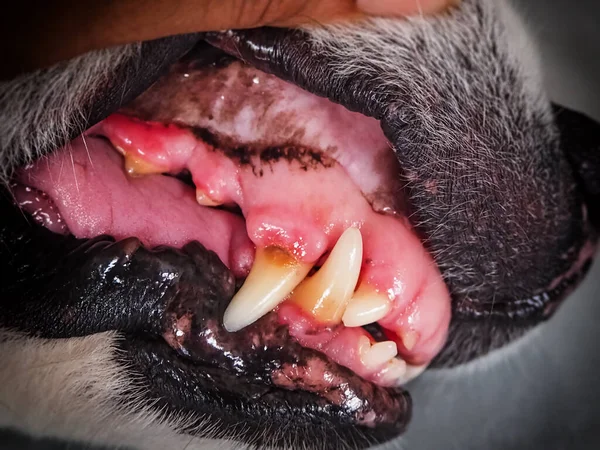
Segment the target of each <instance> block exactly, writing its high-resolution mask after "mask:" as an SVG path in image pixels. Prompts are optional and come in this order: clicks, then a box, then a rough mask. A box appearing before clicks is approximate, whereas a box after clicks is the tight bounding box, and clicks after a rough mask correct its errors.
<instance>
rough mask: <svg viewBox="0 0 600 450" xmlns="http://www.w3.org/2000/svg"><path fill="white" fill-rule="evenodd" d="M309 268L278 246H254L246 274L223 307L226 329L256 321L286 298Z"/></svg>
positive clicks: (242, 326)
mask: <svg viewBox="0 0 600 450" xmlns="http://www.w3.org/2000/svg"><path fill="white" fill-rule="evenodd" d="M311 268H312V265H311V264H306V263H301V262H299V261H297V260H296V259H295V258H294V257H293V256H291V255H290V254H289V253H287V252H286V251H285V250H283V249H281V248H279V247H266V248H259V249H257V250H256V256H255V257H254V265H253V266H252V269H251V270H250V273H249V274H248V278H246V281H245V282H244V284H243V286H242V287H241V289H240V290H239V291H238V293H237V294H235V296H234V297H233V299H232V300H231V303H230V304H229V306H228V307H227V309H226V310H225V315H224V317H223V325H224V326H225V329H226V330H227V331H230V332H233V331H238V330H241V329H242V328H244V327H247V326H248V325H250V324H251V323H254V322H256V321H257V320H258V319H260V318H261V317H262V316H264V315H265V314H267V313H268V312H269V311H271V310H272V309H273V308H275V307H276V306H277V305H279V304H280V303H281V302H282V301H283V300H285V298H286V297H287V296H288V295H289V294H290V292H291V291H292V290H293V289H294V288H295V287H296V286H297V285H298V283H300V282H301V281H302V280H303V279H304V278H305V277H306V275H307V274H308V272H309V271H310V269H311Z"/></svg>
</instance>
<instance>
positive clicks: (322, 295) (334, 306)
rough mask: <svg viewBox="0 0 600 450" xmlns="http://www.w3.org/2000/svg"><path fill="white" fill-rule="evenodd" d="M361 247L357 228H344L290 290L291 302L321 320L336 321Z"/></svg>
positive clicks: (353, 281)
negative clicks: (315, 267) (313, 269)
mask: <svg viewBox="0 0 600 450" xmlns="http://www.w3.org/2000/svg"><path fill="white" fill-rule="evenodd" d="M362 250H363V245H362V236H361V233H360V230H359V229H358V228H348V229H347V230H346V231H344V233H343V234H342V235H341V237H340V238H339V239H338V241H337V243H336V244H335V246H334V247H333V250H331V253H330V255H329V257H328V258H327V261H325V263H324V264H323V266H322V267H321V268H320V269H319V271H318V272H317V273H316V274H315V275H313V276H312V277H310V278H307V279H306V280H304V281H303V282H302V283H301V284H300V285H299V286H298V287H297V288H296V289H295V290H294V292H293V293H292V297H291V298H292V300H293V301H294V303H296V304H297V305H299V306H300V307H301V308H302V309H303V310H304V311H306V312H308V313H310V314H311V315H312V316H313V317H314V318H316V319H317V320H318V321H319V322H321V323H324V324H337V323H340V321H341V319H342V315H343V313H344V310H345V309H346V305H347V304H348V301H349V300H350V298H351V297H352V294H353V292H354V289H355V287H356V283H357V282H358V276H359V274H360V268H361V265H362Z"/></svg>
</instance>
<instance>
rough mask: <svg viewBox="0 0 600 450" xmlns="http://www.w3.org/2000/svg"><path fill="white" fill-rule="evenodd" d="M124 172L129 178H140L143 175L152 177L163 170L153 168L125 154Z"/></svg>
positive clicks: (145, 162)
mask: <svg viewBox="0 0 600 450" xmlns="http://www.w3.org/2000/svg"><path fill="white" fill-rule="evenodd" d="M124 165H125V172H126V173H127V175H129V176H130V177H141V176H144V175H153V174H156V173H163V172H164V170H163V169H162V168H161V167H158V166H155V165H154V164H152V163H149V162H148V161H144V160H143V159H139V158H136V157H135V156H132V155H130V154H125V163H124Z"/></svg>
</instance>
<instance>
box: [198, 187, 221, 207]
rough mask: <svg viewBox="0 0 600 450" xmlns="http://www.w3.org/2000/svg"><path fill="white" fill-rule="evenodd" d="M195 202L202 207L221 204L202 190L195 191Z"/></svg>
mask: <svg viewBox="0 0 600 450" xmlns="http://www.w3.org/2000/svg"><path fill="white" fill-rule="evenodd" d="M196 201H197V202H198V204H199V205H202V206H221V205H222V203H221V202H218V201H216V200H213V199H212V198H210V196H209V195H208V194H207V193H206V192H204V191H203V190H202V189H196Z"/></svg>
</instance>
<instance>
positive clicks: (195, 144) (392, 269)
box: [100, 115, 450, 364]
mask: <svg viewBox="0 0 600 450" xmlns="http://www.w3.org/2000/svg"><path fill="white" fill-rule="evenodd" d="M100 132H101V134H105V135H106V136H107V137H108V138H109V139H110V140H111V141H112V143H113V145H115V146H116V147H120V148H122V149H123V150H124V151H125V152H126V153H132V154H134V155H135V156H136V157H137V158H140V159H143V160H144V161H147V162H149V163H150V164H153V165H155V166H157V167H160V168H161V170H164V171H167V172H171V173H177V172H179V171H181V170H183V169H185V168H187V169H188V170H189V171H190V172H191V174H192V178H193V180H194V183H195V184H196V187H197V188H198V189H201V190H203V191H204V192H205V193H207V194H208V195H209V196H210V197H211V199H212V200H215V201H218V202H220V203H224V204H229V203H234V204H237V205H238V206H239V207H240V208H241V210H242V212H243V214H244V217H245V218H246V229H247V232H248V236H249V238H250V240H251V241H252V242H253V243H254V244H255V245H257V246H260V247H266V246H269V245H277V246H280V247H282V248H285V249H287V250H288V251H289V252H290V253H292V254H294V255H295V256H296V258H298V259H299V260H302V261H304V262H307V263H315V262H317V261H318V260H319V258H320V257H321V256H322V255H323V254H324V253H325V252H327V251H328V250H331V248H332V247H333V246H334V245H335V243H336V242H337V240H338V238H339V237H340V235H341V234H342V233H343V231H344V230H346V229H347V228H349V227H352V226H354V227H358V228H360V229H361V232H362V235H363V245H364V251H363V254H364V261H363V267H362V271H361V276H360V280H359V283H360V284H366V285H368V286H369V287H371V288H372V289H374V290H375V291H376V292H378V293H380V294H381V295H384V296H386V297H387V298H389V299H390V301H391V302H392V309H391V312H390V313H389V314H388V315H387V316H386V317H385V318H384V319H382V320H381V321H380V324H381V325H382V326H383V327H384V328H386V329H388V330H392V331H393V334H392V336H393V337H394V338H395V339H394V340H395V341H397V343H398V344H399V345H398V346H399V352H400V355H401V356H402V357H403V358H404V359H406V360H407V361H408V362H409V363H413V364H423V363H427V362H429V361H430V360H431V359H432V358H433V357H434V356H435V354H436V353H437V352H438V351H439V350H440V348H441V346H442V345H443V343H444V341H445V339H446V332H447V329H448V324H449V320H450V298H449V294H448V292H447V290H446V287H445V285H444V283H443V281H442V278H441V275H440V273H439V271H438V269H437V266H436V265H435V263H434V262H433V260H432V258H431V256H430V255H429V254H428V253H427V251H426V250H425V249H424V247H423V245H422V244H421V242H420V240H419V238H418V237H417V236H416V234H415V233H414V232H413V230H412V229H411V228H410V227H409V226H408V224H407V223H406V222H404V221H403V220H399V219H398V218H394V217H391V216H384V215H381V214H377V213H375V212H374V211H373V209H372V208H371V206H370V205H369V203H368V202H367V201H366V200H365V198H364V196H363V195H362V194H361V192H360V191H359V190H358V188H357V187H356V186H355V184H354V183H353V182H352V180H351V179H350V178H349V177H348V175H347V174H346V172H345V171H344V169H343V168H342V167H341V166H340V165H339V164H337V163H335V162H332V163H331V164H330V165H328V166H327V167H325V166H322V165H315V166H314V167H312V166H311V167H309V168H308V170H303V169H302V168H301V167H300V165H299V164H298V163H297V162H295V161H291V162H288V161H285V160H283V161H279V162H274V163H269V162H262V161H260V160H259V158H258V157H253V160H252V164H254V166H251V165H240V164H238V163H237V162H235V161H233V160H232V159H230V158H229V157H227V156H226V155H225V153H223V152H222V151H221V150H219V149H215V148H213V147H211V146H209V145H207V144H205V143H203V142H201V141H199V140H197V139H196V137H195V136H194V135H193V134H192V132H191V131H190V130H188V129H185V128H180V127H178V126H176V125H164V124H162V123H150V122H142V121H139V120H137V119H133V118H130V117H127V116H122V115H113V116H111V117H109V118H108V119H106V120H105V121H104V123H103V124H102V125H101V127H100ZM257 170H258V171H259V172H260V175H259V174H257ZM323 172H326V173H327V176H323ZM396 334H397V335H398V336H400V337H398V336H395V335H396ZM402 336H413V337H416V343H415V345H414V346H411V348H406V347H405V346H404V344H403V343H402V339H401V338H402Z"/></svg>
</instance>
